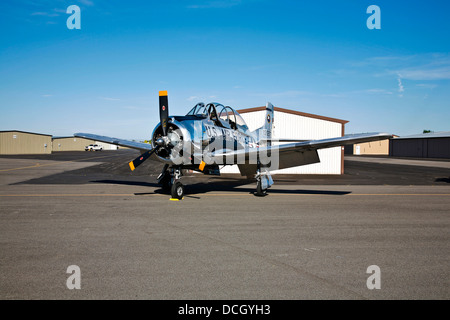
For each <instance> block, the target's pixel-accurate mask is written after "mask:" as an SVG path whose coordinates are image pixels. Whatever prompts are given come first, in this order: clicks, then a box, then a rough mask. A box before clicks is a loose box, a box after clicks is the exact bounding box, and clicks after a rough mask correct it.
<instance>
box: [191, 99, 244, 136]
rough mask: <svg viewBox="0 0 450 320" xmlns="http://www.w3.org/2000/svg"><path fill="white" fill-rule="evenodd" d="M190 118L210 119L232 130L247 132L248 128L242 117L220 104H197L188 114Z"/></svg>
mask: <svg viewBox="0 0 450 320" xmlns="http://www.w3.org/2000/svg"><path fill="white" fill-rule="evenodd" d="M217 112H218V117H217ZM187 115H188V116H201V117H210V118H211V120H213V121H216V122H217V123H218V124H219V121H220V123H221V125H220V126H225V127H228V126H229V127H231V128H232V129H241V130H243V131H247V130H248V127H247V124H246V123H245V121H244V119H243V118H242V117H241V115H240V114H239V113H238V112H237V111H236V110H234V109H233V108H231V107H229V106H226V107H225V106H223V105H222V104H220V103H209V104H208V105H206V106H205V104H204V103H203V102H200V103H197V104H196V105H195V106H194V107H193V108H192V109H191V110H190V111H189V112H188V113H187Z"/></svg>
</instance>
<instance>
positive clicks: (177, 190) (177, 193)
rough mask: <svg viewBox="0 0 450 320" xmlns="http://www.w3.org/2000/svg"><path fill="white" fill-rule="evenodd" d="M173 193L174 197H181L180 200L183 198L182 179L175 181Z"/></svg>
mask: <svg viewBox="0 0 450 320" xmlns="http://www.w3.org/2000/svg"><path fill="white" fill-rule="evenodd" d="M171 195H172V198H174V199H179V200H181V199H183V196H184V186H183V184H182V183H181V182H180V181H178V180H176V181H175V182H174V183H173V185H172V189H171Z"/></svg>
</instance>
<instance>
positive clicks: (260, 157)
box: [74, 91, 392, 200]
mask: <svg viewBox="0 0 450 320" xmlns="http://www.w3.org/2000/svg"><path fill="white" fill-rule="evenodd" d="M159 116H160V122H159V123H158V124H157V125H156V127H155V128H154V130H153V132H152V135H151V144H148V143H143V142H136V141H129V140H123V139H118V138H112V137H106V136H100V135H95V134H90V133H75V134H74V137H79V138H86V139H91V140H95V141H100V142H105V143H110V144H114V145H118V146H122V147H128V148H132V149H137V150H139V151H140V152H141V153H142V154H141V155H140V156H138V157H137V158H136V159H134V160H133V161H130V162H129V167H130V169H131V170H132V171H134V170H135V169H136V168H137V167H138V166H139V165H141V164H142V163H143V162H144V161H146V160H147V159H149V158H150V157H152V159H156V160H159V161H161V162H163V163H164V167H163V169H162V172H161V173H160V174H159V176H158V177H157V181H158V184H159V185H161V186H162V189H163V190H165V191H167V192H170V194H171V197H172V199H174V200H181V199H183V197H184V185H183V184H182V182H181V177H182V175H183V171H184V170H192V171H197V172H201V173H203V174H206V175H220V167H219V166H222V165H235V164H237V165H238V168H239V171H240V172H241V175H242V176H247V178H255V179H256V192H255V193H254V194H255V195H256V196H265V195H267V189H268V188H270V187H271V186H272V185H273V179H272V176H271V174H270V172H271V171H273V170H278V169H285V168H290V167H297V166H301V165H307V164H312V163H318V162H320V159H319V155H318V153H317V150H319V149H324V148H331V147H337V146H344V145H348V144H354V143H362V142H369V141H378V140H384V139H390V138H392V135H391V134H388V133H364V134H353V135H346V136H343V137H336V138H328V139H320V140H296V139H273V138H272V132H273V124H274V106H273V105H272V104H271V103H270V102H268V103H267V104H266V114H265V120H264V125H263V126H262V127H261V128H258V129H256V130H254V131H250V130H249V128H248V127H247V125H246V123H245V121H244V119H243V118H242V117H241V115H240V114H239V113H238V112H237V111H236V110H234V109H233V108H231V107H230V106H224V105H222V104H220V103H216V102H211V103H208V104H204V103H203V102H199V103H197V104H196V105H195V106H194V107H193V108H192V109H191V110H190V111H189V112H188V113H187V114H186V115H184V116H169V109H168V94H167V91H160V92H159ZM280 142H281V143H282V142H284V144H280Z"/></svg>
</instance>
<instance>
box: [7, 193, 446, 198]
mask: <svg viewBox="0 0 450 320" xmlns="http://www.w3.org/2000/svg"><path fill="white" fill-rule="evenodd" d="M145 195H147V196H164V197H169V196H170V195H168V194H160V193H149V194H145ZM196 195H201V196H206V197H208V196H213V197H218V196H220V197H222V196H249V195H251V194H249V193H231V192H230V193H209V194H206V193H205V194H196ZM131 196H143V194H134V193H96V194H92V193H89V194H84V193H57V194H56V193H50V194H0V197H131ZM186 196H188V197H189V196H192V195H189V194H186ZM271 196H272V197H273V196H329V195H328V194H307V193H301V194H296V193H287V194H271ZM335 196H340V197H341V196H347V197H348V196H446V197H448V196H450V193H357V194H345V195H335Z"/></svg>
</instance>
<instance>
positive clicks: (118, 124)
mask: <svg viewBox="0 0 450 320" xmlns="http://www.w3.org/2000/svg"><path fill="white" fill-rule="evenodd" d="M73 4H75V5H78V6H79V7H80V9H81V29H80V30H76V29H74V30H69V29H68V28H67V26H66V20H67V19H68V18H69V16H70V14H67V13H66V9H67V7H68V6H70V5H73ZM373 4H374V5H378V6H379V7H380V9H381V29H380V30H369V29H368V28H367V26H366V21H367V19H368V18H369V16H370V14H367V13H366V10H367V8H368V6H370V5H373ZM449 13H450V2H449V1H446V0H441V1H436V0H434V1H433V0H431V1H430V0H428V1H385V0H371V1H365V0H345V1H344V0H341V1H331V0H330V1H324V0H323V1H321V0H318V1H300V0H297V1H283V0H280V1H265V0H230V1H224V0H204V1H201V0H184V1H183V0H178V1H175V0H166V1H114V0H109V1H100V0H70V1H65V0H54V1H47V0H43V1H38V0H22V1H20V0H17V1H1V2H0V28H1V30H2V31H1V37H0V110H1V117H0V130H10V129H18V130H24V131H35V132H41V133H48V134H53V135H58V136H61V135H71V134H73V133H74V132H90V133H96V134H104V135H110V136H117V137H121V138H127V139H143V138H148V137H149V136H150V134H151V131H152V130H153V127H154V126H155V125H156V124H157V123H158V121H159V115H158V91H160V90H168V92H169V109H170V113H171V114H185V113H186V112H187V111H189V109H190V108H191V107H192V106H193V105H195V103H197V102H199V101H203V102H210V101H216V102H220V103H222V104H226V105H230V106H231V107H233V108H235V109H241V108H250V107H258V106H262V105H265V103H266V102H267V101H270V102H271V103H272V104H274V105H275V106H278V107H282V108H288V109H293V110H298V111H303V112H308V113H314V114H319V115H324V116H329V117H335V118H339V119H345V120H348V121H350V122H349V123H348V124H347V125H346V132H347V133H358V132H374V131H385V132H390V133H394V134H398V135H402V136H403V135H409V134H415V133H421V132H422V130H423V129H430V130H433V131H450V121H449V120H450V102H449V101H450V41H449V38H450V37H449V34H450V32H449V31H450V27H449V23H448V15H449Z"/></svg>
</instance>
